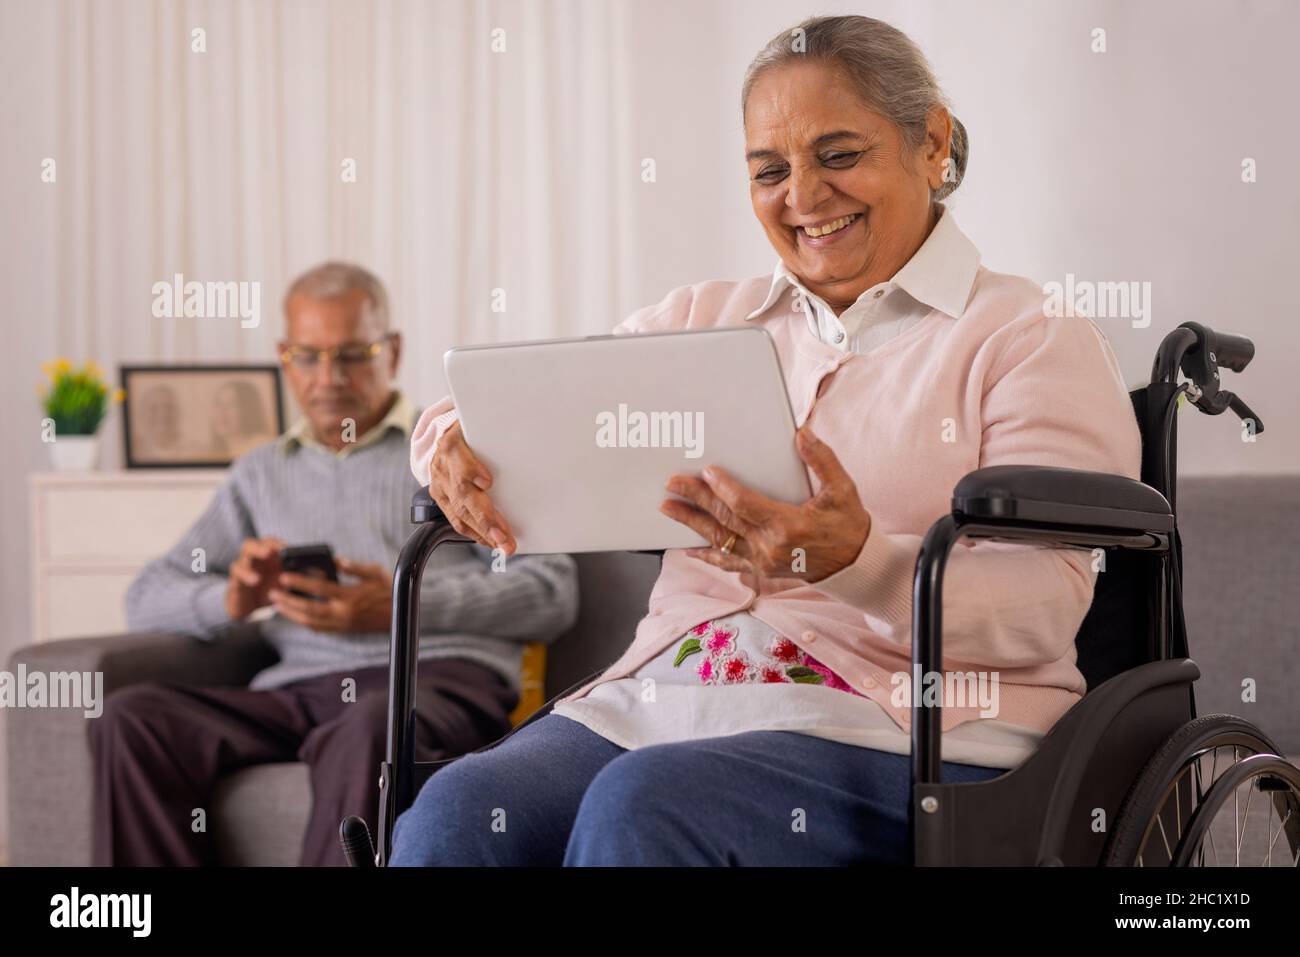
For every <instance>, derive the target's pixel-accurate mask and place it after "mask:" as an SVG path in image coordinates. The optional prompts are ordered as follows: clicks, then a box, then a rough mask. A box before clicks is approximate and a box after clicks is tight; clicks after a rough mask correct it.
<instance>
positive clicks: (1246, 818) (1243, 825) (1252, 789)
mask: <svg viewBox="0 0 1300 957" xmlns="http://www.w3.org/2000/svg"><path fill="white" fill-rule="evenodd" d="M1245 783H1246V785H1247V786H1248V788H1249V790H1247V791H1246V813H1245V814H1244V815H1242V818H1241V829H1240V830H1238V831H1237V866H1238V867H1241V839H1242V837H1243V836H1244V835H1245V833H1246V822H1247V821H1249V820H1250V801H1251V798H1253V797H1254V796H1255V787H1254V785H1253V784H1252V783H1251V782H1249V781H1247V782H1245ZM1239 790H1241V788H1240V787H1238V788H1237V789H1236V790H1234V791H1233V792H1232V800H1233V803H1234V804H1235V803H1236V800H1237V791H1239Z"/></svg>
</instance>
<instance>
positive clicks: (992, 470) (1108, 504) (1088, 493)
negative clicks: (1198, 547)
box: [952, 465, 1174, 532]
mask: <svg viewBox="0 0 1300 957" xmlns="http://www.w3.org/2000/svg"><path fill="white" fill-rule="evenodd" d="M952 510H953V512H954V513H955V514H957V515H958V516H965V517H967V518H971V519H976V520H979V521H989V520H991V521H994V522H996V521H1000V520H1004V521H1009V522H1018V523H1019V522H1035V523H1038V522H1041V523H1045V524H1049V525H1081V526H1091V527H1094V528H1111V529H1123V530H1125V531H1132V532H1168V531H1172V530H1173V527H1174V519H1173V512H1172V510H1171V509H1170V507H1169V502H1168V501H1167V500H1166V499H1165V497H1164V496H1163V495H1161V494H1160V493H1159V492H1157V491H1156V490H1155V489H1153V488H1152V487H1151V486H1149V485H1144V484H1143V483H1142V482H1136V481H1134V480H1133V479H1130V478H1125V477H1124V476H1122V475H1109V474H1106V473H1104V472H1089V471H1086V470H1084V469H1066V468H1056V467H1052V466H1046V465H994V466H990V467H989V468H983V469H979V470H978V471H975V472H971V473H970V474H968V475H966V476H965V477H964V478H963V479H962V480H961V481H960V482H958V483H957V487H956V488H954V489H953V493H952Z"/></svg>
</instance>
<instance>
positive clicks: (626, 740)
mask: <svg viewBox="0 0 1300 957" xmlns="http://www.w3.org/2000/svg"><path fill="white" fill-rule="evenodd" d="M553 713H555V714H559V715H563V716H564V717H566V718H571V719H573V720H574V721H577V722H579V723H580V724H583V725H585V726H586V727H587V728H589V729H590V730H592V731H594V732H596V733H597V734H599V735H600V736H601V737H603V738H606V739H607V740H609V741H612V742H614V743H615V744H617V745H619V746H620V747H624V748H629V749H631V748H638V747H645V746H646V745H650V744H667V743H670V742H673V741H686V740H692V739H697V738H706V737H718V736H722V735H727V734H738V733H740V732H743V731H795V732H799V733H803V734H811V735H814V736H815V737H821V738H827V739H829V740H832V741H840V742H842V743H845V744H854V745H859V746H861V747H868V748H874V749H876V750H878V751H888V752H891V753H894V754H907V753H908V752H909V751H910V750H911V737H910V735H909V734H908V733H907V732H906V731H903V730H902V729H900V728H899V727H898V725H896V724H895V723H894V721H893V720H892V719H891V718H890V717H889V716H888V715H887V714H886V713H885V711H884V709H883V708H881V707H880V705H878V704H876V703H875V702H874V701H872V700H871V699H870V698H868V697H866V696H865V695H862V694H860V693H859V692H857V691H855V690H854V689H853V688H851V687H850V686H849V684H848V683H847V682H846V681H845V680H844V679H843V678H842V677H840V676H839V675H837V674H836V673H835V672H834V671H833V670H831V669H830V668H828V667H827V666H826V665H824V664H822V663H821V662H820V661H818V660H817V659H816V658H815V657H814V656H813V655H811V654H809V653H808V652H807V651H805V650H804V649H803V648H801V647H799V645H798V644H796V643H795V642H794V641H792V640H790V639H789V638H787V637H785V636H784V635H781V634H778V633H777V632H776V631H774V630H773V629H772V628H771V627H769V626H768V625H767V624H766V623H765V622H762V621H760V620H758V619H757V618H755V617H753V616H752V615H749V614H746V613H745V612H737V613H735V614H732V615H727V616H725V617H723V618H719V619H715V620H712V621H705V622H701V623H700V624H698V625H696V626H695V627H693V628H691V629H690V630H689V631H688V632H687V633H686V634H684V635H682V636H681V639H680V640H679V641H677V642H675V643H674V644H673V645H671V646H670V647H669V648H667V649H666V650H665V651H664V652H662V653H661V654H659V655H658V656H657V657H655V658H653V659H651V660H650V661H649V662H647V663H646V664H645V665H643V666H642V667H641V668H639V669H638V670H637V671H636V673H635V674H633V675H631V676H629V677H627V678H620V679H616V680H613V681H608V682H605V683H603V684H600V685H597V686H596V687H595V688H592V689H591V691H590V692H589V693H588V694H587V695H585V696H584V697H582V698H578V699H575V700H571V701H561V702H559V703H557V704H556V705H555V709H554V712H553ZM1041 738H1042V733H1041V732H1039V731H1036V730H1034V729H1031V728H1024V727H1020V726H1018V725H1015V724H1011V723H1009V722H1006V721H1001V720H998V719H996V718H984V719H981V720H979V721H968V722H966V723H965V724H961V725H958V726H957V727H956V728H953V729H951V730H949V731H946V732H944V735H943V759H944V760H945V761H953V762H956V763H958V764H976V765H980V766H983V767H995V768H1012V767H1015V766H1016V765H1017V764H1019V763H1020V762H1021V761H1023V760H1024V759H1025V758H1026V757H1028V756H1029V755H1030V754H1032V753H1033V750H1034V748H1035V747H1036V746H1037V744H1038V741H1039V740H1040V739H1041Z"/></svg>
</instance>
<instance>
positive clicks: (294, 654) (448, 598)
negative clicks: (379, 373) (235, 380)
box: [126, 428, 578, 689]
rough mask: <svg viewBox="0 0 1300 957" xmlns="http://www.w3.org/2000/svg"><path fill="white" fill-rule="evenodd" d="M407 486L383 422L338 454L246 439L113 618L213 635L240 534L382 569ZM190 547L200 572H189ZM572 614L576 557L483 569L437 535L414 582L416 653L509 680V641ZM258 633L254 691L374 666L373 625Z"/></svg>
mask: <svg viewBox="0 0 1300 957" xmlns="http://www.w3.org/2000/svg"><path fill="white" fill-rule="evenodd" d="M418 490H419V486H418V484H417V483H416V480H415V479H414V478H413V477H412V475H411V470H410V466H409V463H408V449H407V441H406V436H405V435H404V434H403V433H402V431H401V430H400V429H397V428H393V429H390V430H389V431H388V432H387V434H385V435H384V436H383V438H381V439H379V440H378V441H376V442H374V443H373V444H369V445H366V446H364V447H358V448H356V449H353V450H351V451H350V453H349V454H347V455H345V456H342V457H339V456H335V455H333V454H332V453H330V452H327V451H325V450H323V449H320V448H312V447H310V446H304V445H299V444H297V443H285V442H284V441H278V442H271V443H268V444H266V445H263V446H260V447H258V448H256V449H253V450H252V451H251V452H249V453H248V454H246V455H244V456H243V457H242V458H240V459H239V460H238V461H236V462H235V464H234V465H233V466H232V467H231V470H230V476H229V478H228V479H227V480H226V482H225V483H224V484H223V485H222V486H221V488H220V489H218V491H217V493H216V495H215V496H214V498H213V500H212V503H211V504H210V505H209V506H208V508H207V511H205V512H204V513H203V515H202V516H201V517H200V518H199V519H198V521H196V522H195V523H194V525H193V527H191V528H190V529H189V531H187V532H186V533H185V535H184V536H183V537H182V538H181V540H180V541H179V542H178V543H177V544H176V546H175V547H174V548H173V549H172V550H171V551H170V552H168V553H167V554H166V555H163V556H162V557H161V558H158V559H157V560H155V561H153V562H151V563H150V564H149V565H148V566H146V567H145V569H144V570H143V571H142V572H141V573H140V575H139V577H138V578H137V579H136V580H135V581H134V582H133V583H132V584H131V587H130V589H129V590H128V592H127V596H126V614H127V621H128V623H129V625H130V627H131V629H132V630H133V631H170V632H179V633H182V634H189V635H195V636H197V637H200V638H205V639H209V638H219V637H220V635H221V633H222V631H223V630H224V629H226V628H228V627H229V626H230V624H231V620H230V618H229V616H227V615H226V611H225V594H226V574H225V573H226V570H227V569H228V568H229V567H230V564H231V563H232V562H233V561H234V560H235V558H236V557H237V556H238V555H239V549H240V545H241V544H242V543H243V541H244V539H246V538H260V537H264V536H274V537H276V538H279V539H281V540H283V541H284V542H285V543H286V544H289V545H309V544H317V543H325V544H328V545H330V546H331V547H332V548H333V549H334V552H335V554H336V555H339V556H342V557H344V558H350V559H352V560H354V561H362V562H378V563H380V564H382V565H385V566H388V567H392V566H393V565H395V564H396V561H397V553H398V551H399V550H400V548H401V546H402V543H403V542H404V541H405V540H406V537H407V536H408V535H409V534H410V532H411V528H412V526H411V524H410V505H411V498H412V496H413V495H414V494H415V493H416V492H417V491H418ZM195 549H203V552H202V553H196V552H195ZM196 554H198V555H201V558H202V559H203V562H204V563H205V564H206V568H205V570H203V571H195V570H194V568H195V566H196V564H198V562H197V560H196ZM577 613H578V576H577V568H576V566H575V565H574V562H573V559H572V558H570V557H569V556H568V555H530V556H517V557H510V558H507V559H506V560H505V567H504V568H503V569H501V570H500V571H493V570H492V554H491V551H490V550H489V549H487V548H484V547H483V546H480V545H467V544H451V545H443V546H441V547H440V548H439V549H438V550H437V551H435V552H434V553H433V556H432V557H431V558H430V560H429V564H428V567H427V568H426V570H425V576H424V581H423V583H422V588H421V592H420V632H421V634H420V658H421V659H422V660H424V659H429V658H468V659H472V660H475V661H478V662H481V663H482V664H484V665H486V666H488V667H490V668H492V669H494V670H495V671H497V672H498V673H499V674H501V675H502V676H503V677H504V678H505V679H506V680H507V681H508V682H510V684H511V685H512V686H514V687H515V688H516V689H517V688H518V687H519V684H520V679H519V668H520V655H521V652H522V645H523V643H525V642H532V641H538V642H548V641H551V640H552V639H554V638H556V637H558V636H559V635H561V634H563V633H564V632H565V631H567V630H568V629H569V628H570V627H571V626H572V624H573V622H574V620H575V618H576V617H577ZM261 630H262V634H263V636H264V637H265V638H266V639H267V640H268V641H269V642H270V643H271V644H272V645H273V646H274V647H275V649H276V651H278V652H279V654H280V661H279V663H277V664H275V665H273V666H271V667H270V668H267V669H266V670H264V671H262V672H260V673H259V674H258V675H257V676H256V677H255V678H254V679H253V682H252V685H251V687H253V688H255V689H264V688H274V687H278V686H280V685H284V684H287V683H289V682H292V681H298V680H300V679H303V678H310V677H315V676H318V675H323V674H329V673H332V672H338V671H346V670H350V669H355V668H362V667H368V666H372V665H384V664H387V663H388V645H389V638H388V635H387V634H337V633H325V632H317V631H313V630H312V629H310V628H306V627H303V626H301V625H297V624H295V623H293V622H291V621H288V620H286V619H284V618H282V617H280V616H278V615H275V616H273V617H271V618H269V619H267V620H266V621H264V622H263V623H262V624H261Z"/></svg>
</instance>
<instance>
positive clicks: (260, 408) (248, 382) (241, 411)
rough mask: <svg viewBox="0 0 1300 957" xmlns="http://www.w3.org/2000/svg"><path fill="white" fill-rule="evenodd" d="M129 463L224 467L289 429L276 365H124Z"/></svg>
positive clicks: (137, 466)
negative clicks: (286, 427)
mask: <svg viewBox="0 0 1300 957" xmlns="http://www.w3.org/2000/svg"><path fill="white" fill-rule="evenodd" d="M120 376H121V381H122V389H123V390H124V391H125V392H126V399H125V402H124V405H123V410H122V413H123V414H122V421H123V429H122V434H123V436H124V437H125V440H126V467H127V468H130V469H141V468H220V467H221V466H225V465H229V464H230V463H231V462H233V461H234V460H235V459H237V458H238V457H239V456H241V455H243V454H244V453H245V452H247V451H248V450H249V449H251V448H253V447H254V446H256V445H261V444H262V443H263V442H269V441H271V440H272V439H274V438H275V437H276V436H278V435H279V434H280V433H281V432H283V431H284V403H283V400H282V398H281V395H280V367H279V366H277V365H230V366H216V365H173V366H121V367H120Z"/></svg>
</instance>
